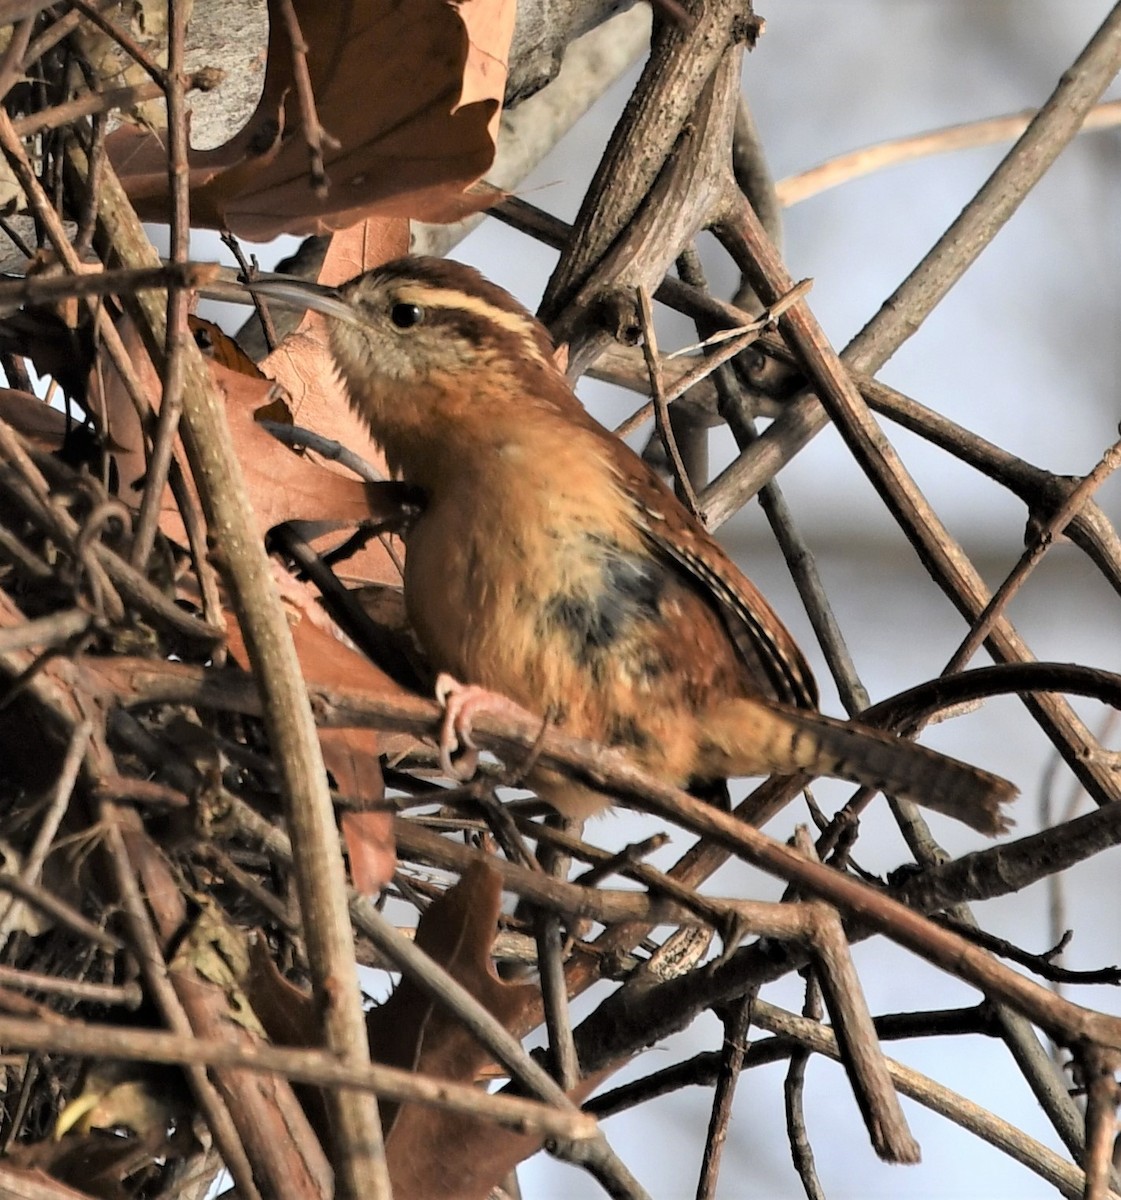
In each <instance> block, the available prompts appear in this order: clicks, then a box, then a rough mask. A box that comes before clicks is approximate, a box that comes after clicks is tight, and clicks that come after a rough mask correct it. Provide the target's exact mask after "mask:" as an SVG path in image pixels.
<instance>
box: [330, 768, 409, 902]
mask: <svg viewBox="0 0 1121 1200" xmlns="http://www.w3.org/2000/svg"><path fill="white" fill-rule="evenodd" d="M323 756H324V758H326V757H327V751H326V748H324V752H323ZM330 769H331V768H330V765H329V764H328V770H330ZM341 825H342V834H343V840H344V841H345V842H346V853H347V858H348V859H349V860H350V881H351V883H353V884H354V888H355V890H356V891H358V892H361V893H362V895H363V896H376V895H377V894H378V892H380V891H381V890H382V889H383V888H384V887H386V885H387V884H388V883H389V881H390V880H391V879H392V878H393V872H394V871H396V870H397V843H396V842H395V840H394V838H393V814H392V813H391V812H344V813H343V816H342V821H341Z"/></svg>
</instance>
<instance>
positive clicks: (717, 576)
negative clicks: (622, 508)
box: [620, 460, 817, 708]
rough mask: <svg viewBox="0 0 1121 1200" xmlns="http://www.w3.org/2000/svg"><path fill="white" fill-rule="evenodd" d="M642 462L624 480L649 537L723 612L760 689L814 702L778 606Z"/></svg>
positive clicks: (801, 703)
mask: <svg viewBox="0 0 1121 1200" xmlns="http://www.w3.org/2000/svg"><path fill="white" fill-rule="evenodd" d="M620 465H622V464H620ZM627 466H631V464H629V463H628V464H627ZM638 466H639V467H640V468H641V469H640V470H636V469H634V467H633V466H632V467H631V469H630V470H625V479H624V486H625V487H626V489H627V491H628V492H629V493H630V495H631V496H632V498H633V500H634V502H635V519H636V522H637V523H638V525H639V528H640V529H641V531H642V534H643V536H644V538H645V539H646V541H647V543H648V544H649V545H650V546H651V547H652V548H653V549H655V550H656V551H657V552H658V554H659V555H661V556H662V557H663V558H665V559H668V560H669V561H670V562H672V563H673V564H674V565H675V566H676V567H678V568H679V569H680V570H682V571H683V572H684V573H685V574H686V575H688V576H689V578H690V579H691V581H692V582H693V583H694V585H695V586H696V587H697V588H698V590H700V591H701V592H702V593H703V594H704V595H705V597H706V598H707V599H708V600H709V602H710V603H711V604H712V606H713V607H714V608H715V609H716V611H717V612H718V613H719V614H720V617H721V620H722V621H723V622H724V626H725V628H726V629H727V631H728V636H729V637H730V638H731V640H732V643H733V644H734V645H735V647H736V650H737V652H738V653H739V656H740V658H741V659H742V661H743V663H744V665H745V666H746V667H747V669H748V671H749V672H750V673H751V676H752V679H753V681H754V682H755V683H756V685H757V686H759V687H760V690H762V691H765V692H768V693H770V694H771V696H772V698H773V699H775V700H781V701H783V702H784V703H786V704H793V705H795V706H797V707H798V708H816V707H817V685H816V684H815V682H814V678H813V674H812V672H811V671H810V668H809V664H808V663H807V662H806V660H805V658H804V656H803V654H802V652H801V650H799V649H798V646H797V644H796V643H795V641H794V639H793V638H792V637H791V636H790V634H789V633H788V632H787V631H786V627H785V626H784V625H783V623H782V622H781V621H780V620H779V618H778V616H777V615H776V614H775V612H774V610H773V609H772V608H771V606H770V605H769V604H768V603H767V601H766V600H765V599H764V598H763V596H762V594H761V593H760V592H759V590H758V589H757V588H756V587H755V585H754V584H753V583H752V582H751V581H750V580H749V579H747V578H746V577H745V576H744V575H743V573H742V572H741V571H740V570H739V568H738V567H737V566H736V565H735V563H734V562H732V560H731V559H730V558H729V557H728V555H727V554H726V553H725V552H724V551H723V550H722V549H721V548H720V546H719V545H718V544H717V543H716V541H714V540H713V538H712V537H711V536H710V535H709V534H708V532H707V531H706V530H705V529H704V528H703V527H702V526H701V525H699V524H698V523H697V521H696V520H695V519H694V518H693V516H692V515H691V514H690V513H689V512H688V511H687V510H686V509H685V507H684V506H683V505H682V504H681V503H680V502H679V501H678V499H677V498H676V496H674V495H673V494H672V493H670V491H669V490H668V489H667V488H666V487H664V486H663V484H662V483H661V481H660V480H659V479H658V478H657V477H656V476H654V475H653V473H650V472H648V468H646V465H645V463H642V462H641V460H640V461H639V463H638Z"/></svg>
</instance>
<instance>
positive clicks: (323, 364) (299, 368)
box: [261, 219, 409, 470]
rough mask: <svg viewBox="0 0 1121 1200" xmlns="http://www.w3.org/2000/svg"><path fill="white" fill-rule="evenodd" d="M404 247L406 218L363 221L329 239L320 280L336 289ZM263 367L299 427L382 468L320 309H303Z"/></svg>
mask: <svg viewBox="0 0 1121 1200" xmlns="http://www.w3.org/2000/svg"><path fill="white" fill-rule="evenodd" d="M408 248H409V226H408V222H407V221H398V220H384V219H371V220H368V221H363V222H362V223H361V224H359V225H355V226H354V227H353V228H351V229H346V230H343V231H341V232H339V233H336V234H335V235H334V236H333V237H332V238H331V244H330V245H329V246H328V248H327V253H326V255H325V257H324V259H323V265H322V267H321V268H320V271H319V282H320V283H323V284H326V285H327V286H328V287H335V286H337V285H338V284H340V283H344V282H345V281H346V280H348V279H353V278H354V276H355V275H361V274H363V273H364V272H366V271H369V270H371V269H372V268H374V267H377V266H380V265H381V264H382V263H383V262H388V261H389V260H390V259H392V258H398V257H399V256H400V255H402V254H404V253H406V252H407V250H408ZM261 370H262V371H263V372H264V373H265V374H266V375H268V376H269V378H270V379H273V380H275V381H276V382H277V383H278V384H280V386H281V387H282V388H284V390H285V391H286V392H287V393H288V396H289V398H290V401H291V405H292V414H293V417H294V418H295V422H296V424H297V425H302V426H304V427H305V428H307V429H314V430H315V431H316V433H319V434H322V435H323V436H324V437H328V438H333V439H334V440H335V441H337V442H339V443H341V444H342V445H344V446H346V447H348V448H349V449H351V450H353V451H354V452H355V453H356V454H360V455H361V456H362V457H363V458H365V459H367V460H368V461H369V462H371V463H374V464H375V465H378V466H380V467H381V468H382V469H383V470H384V469H385V460H384V458H383V457H382V454H381V451H380V450H379V449H378V447H377V444H376V443H375V442H374V441H373V439H372V438H371V437H370V431H369V429H368V428H367V426H366V423H365V422H364V421H363V420H361V418H359V417H358V416H356V415H355V413H354V412H353V410H352V409H351V407H350V402H349V400H348V399H347V394H346V389H345V388H344V387H343V385H342V381H341V380H340V379H339V376H338V373H337V372H336V370H335V363H334V359H333V357H332V356H331V351H330V347H329V345H328V341H327V325H326V322H325V320H324V319H323V317H321V316H319V314H318V313H305V314H304V316H303V317H302V319H301V320H300V323H299V324H298V325H297V326H296V329H295V331H294V332H293V333H291V334H289V336H288V337H286V338H285V339H284V341H283V342H281V344H280V345H279V346H278V347H277V348H276V349H275V350H274V351H273V352H272V353H271V354H270V355H269V356H268V357H267V358H266V359H264V361H263V362H262V363H261Z"/></svg>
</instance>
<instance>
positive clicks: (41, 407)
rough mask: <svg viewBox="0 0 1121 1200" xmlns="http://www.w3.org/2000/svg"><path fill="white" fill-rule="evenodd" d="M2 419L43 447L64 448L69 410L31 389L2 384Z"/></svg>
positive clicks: (0, 390)
mask: <svg viewBox="0 0 1121 1200" xmlns="http://www.w3.org/2000/svg"><path fill="white" fill-rule="evenodd" d="M0 421H4V422H5V423H6V424H8V425H11V427H12V428H13V429H14V430H16V432H17V433H22V434H23V436H24V437H25V438H27V439H28V441H30V442H31V444H32V445H33V446H35V447H36V449H39V450H48V451H55V450H60V449H61V448H62V441H63V438H64V437H65V436H66V414H65V413H61V412H59V410H58V409H57V408H51V406H50V405H49V404H47V403H46V401H44V400H42V399H40V398H39V397H38V396H35V395H33V394H32V393H31V392H20V391H16V390H15V389H14V388H0Z"/></svg>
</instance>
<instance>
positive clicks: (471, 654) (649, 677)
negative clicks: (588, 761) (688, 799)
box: [405, 509, 723, 782]
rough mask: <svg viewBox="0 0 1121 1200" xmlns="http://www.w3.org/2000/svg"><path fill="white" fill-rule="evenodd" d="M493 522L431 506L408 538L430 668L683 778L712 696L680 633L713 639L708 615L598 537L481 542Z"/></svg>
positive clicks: (408, 571)
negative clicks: (702, 709) (688, 610)
mask: <svg viewBox="0 0 1121 1200" xmlns="http://www.w3.org/2000/svg"><path fill="white" fill-rule="evenodd" d="M488 524H489V523H487V522H481V521H480V520H479V518H478V514H472V515H471V516H470V518H467V516H466V515H465V514H461V513H458V512H454V511H445V512H441V511H440V510H438V509H436V510H430V511H429V512H428V513H426V514H425V515H424V517H422V518H421V520H420V521H418V523H417V524H416V526H415V527H414V529H413V531H412V533H411V534H410V538H409V544H408V551H407V555H406V564H405V598H406V604H407V607H408V611H409V618H410V620H411V622H412V624H413V627H414V629H415V630H416V633H417V636H418V637H419V639H420V641H421V644H422V645H423V646H424V649H425V651H426V653H427V654H428V655H429V657H430V659H431V660H432V664H433V666H434V667H435V668H436V669H437V670H440V671H448V672H450V673H451V674H453V675H454V676H455V677H456V678H457V679H459V680H460V681H461V682H463V683H471V684H478V685H479V686H482V687H486V688H490V689H493V690H495V691H498V692H501V693H502V694H504V695H506V696H508V697H510V698H511V699H512V700H515V701H516V702H517V703H519V704H521V705H522V706H523V707H525V708H527V709H528V710H529V711H530V712H533V713H536V714H539V715H540V716H541V717H542V718H545V717H549V718H551V719H553V720H554V721H556V722H557V724H558V725H559V726H560V727H561V728H562V729H563V730H564V732H566V733H568V734H571V735H572V736H574V737H586V738H590V739H592V740H594V741H598V742H603V743H606V744H608V745H616V746H619V747H620V748H622V749H624V750H626V751H627V752H628V753H629V754H630V755H631V756H632V757H633V758H635V759H636V761H638V762H639V763H641V764H642V765H643V766H645V767H646V768H647V769H649V770H652V771H654V772H656V773H657V774H659V775H661V776H662V777H664V778H666V779H667V780H674V781H676V782H684V781H686V780H687V779H688V778H689V777H690V775H691V773H692V755H691V751H690V750H688V748H687V747H688V746H689V742H690V739H689V738H688V737H683V736H682V734H683V732H684V731H685V730H687V729H689V728H690V726H691V723H692V721H694V720H695V718H696V712H697V708H698V704H699V703H703V699H704V698H703V696H702V695H701V694H700V693H701V692H703V691H704V690H705V688H704V680H699V679H698V671H697V665H696V662H695V660H694V661H691V662H690V665H689V669H687V670H686V669H684V667H685V662H686V659H689V660H693V658H694V654H695V653H696V647H693V646H689V645H685V644H683V643H682V639H681V638H680V636H673V630H674V629H676V630H678V631H680V630H681V629H686V630H689V629H692V630H693V631H696V630H698V629H699V630H700V632H701V633H702V634H703V633H705V632H706V630H707V625H708V614H707V611H698V612H697V613H696V614H685V613H683V612H681V611H679V610H680V608H681V606H682V604H685V605H686V606H689V605H690V604H691V602H692V597H691V596H690V595H684V594H682V593H681V592H680V591H679V590H677V589H676V586H675V585H668V586H667V584H666V581H665V580H664V579H662V578H661V577H660V576H659V577H657V578H655V577H654V575H653V572H654V570H655V569H656V568H657V569H658V570H660V567H657V564H651V565H650V567H649V570H650V572H651V575H650V578H646V576H645V575H644V574H643V572H644V571H645V570H646V569H647V565H646V561H645V560H644V559H641V558H636V557H634V556H627V557H626V558H625V562H624V566H620V565H619V564H620V561H622V560H621V559H620V557H619V554H618V553H617V552H616V551H614V550H610V551H609V552H608V553H607V555H606V557H605V555H604V552H603V544H604V542H603V539H601V538H599V537H593V538H583V539H579V540H574V541H573V542H571V543H570V542H562V541H560V540H559V539H557V538H555V537H549V536H548V532H547V529H546V530H545V531H544V534H543V532H542V530H541V529H535V530H534V533H533V536H528V535H527V536H525V537H517V536H513V537H511V536H510V535H507V540H506V541H504V542H502V543H498V542H497V541H496V540H495V539H494V538H493V537H492V538H487V537H485V536H480V533H479V530H480V529H482V530H484V531H485V530H486V529H487V527H488ZM491 527H492V528H493V526H491ZM506 528H507V529H508V528H509V525H508V524H507V525H506ZM586 546H592V547H595V548H596V549H595V550H594V552H591V553H588V552H585V547H586ZM612 555H614V557H612ZM635 564H638V565H637V566H636V565H635ZM698 608H699V610H703V606H700V605H699V604H698ZM698 623H699V624H698ZM719 636H720V637H721V638H722V637H723V634H722V633H721V634H720V635H719ZM702 661H703V660H702ZM701 674H704V671H703V669H702V672H701ZM695 682H700V684H701V688H700V689H699V691H698V689H697V688H696V687H694V683H695ZM679 760H680V761H679Z"/></svg>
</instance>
